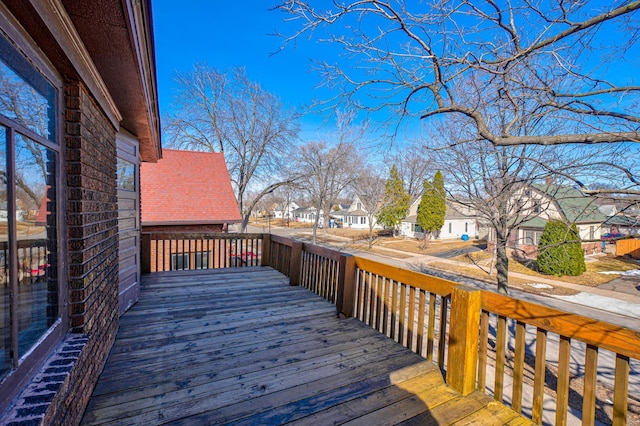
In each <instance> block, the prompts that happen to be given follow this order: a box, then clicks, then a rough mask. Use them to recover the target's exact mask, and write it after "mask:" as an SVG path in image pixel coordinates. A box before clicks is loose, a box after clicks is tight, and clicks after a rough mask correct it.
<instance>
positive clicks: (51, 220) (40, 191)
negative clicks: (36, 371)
mask: <svg viewBox="0 0 640 426" xmlns="http://www.w3.org/2000/svg"><path fill="white" fill-rule="evenodd" d="M15 164H16V178H15V180H16V229H17V240H18V282H19V292H18V329H19V335H18V347H19V352H20V353H21V354H24V353H25V352H26V351H27V350H28V349H29V348H31V346H33V345H34V344H35V343H36V342H37V341H38V339H40V337H42V335H43V334H44V333H45V332H46V331H47V329H48V328H49V327H50V326H51V325H52V324H53V323H54V322H55V320H56V318H57V317H58V312H57V306H58V285H57V276H56V268H55V267H54V265H55V264H56V255H57V253H56V241H57V235H56V234H57V233H56V209H55V202H54V201H53V200H55V199H56V194H55V193H56V176H55V172H56V167H55V164H56V154H55V152H53V151H51V150H49V149H47V148H45V147H44V146H42V145H40V144H38V143H37V142H35V141H32V140H30V139H27V138H26V137H24V136H22V135H17V136H16V156H15Z"/></svg>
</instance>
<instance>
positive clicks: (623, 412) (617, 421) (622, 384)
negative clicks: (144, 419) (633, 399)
mask: <svg viewBox="0 0 640 426" xmlns="http://www.w3.org/2000/svg"><path fill="white" fill-rule="evenodd" d="M628 393H629V357H628V356H624V355H620V354H616V376H615V380H614V384H613V425H614V426H617V425H624V424H626V421H627V410H628V407H627V406H628Z"/></svg>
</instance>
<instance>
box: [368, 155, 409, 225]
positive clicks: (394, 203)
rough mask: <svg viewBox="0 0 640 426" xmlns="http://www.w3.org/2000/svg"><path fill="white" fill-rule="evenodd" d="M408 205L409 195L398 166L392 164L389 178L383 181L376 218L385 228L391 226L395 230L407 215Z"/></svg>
mask: <svg viewBox="0 0 640 426" xmlns="http://www.w3.org/2000/svg"><path fill="white" fill-rule="evenodd" d="M410 205H411V196H410V195H409V194H407V192H406V191H405V189H404V184H403V182H402V179H401V178H400V174H399V173H398V168H397V167H396V166H395V165H394V166H393V167H391V171H390V172H389V178H388V179H387V182H386V183H385V190H384V197H383V201H382V207H381V209H380V212H379V213H378V215H377V216H376V220H377V221H378V223H379V224H381V225H382V226H384V227H385V228H391V229H393V230H394V232H395V230H396V229H397V227H398V225H399V224H400V222H401V221H402V219H404V217H405V216H406V215H407V211H408V210H409V207H410Z"/></svg>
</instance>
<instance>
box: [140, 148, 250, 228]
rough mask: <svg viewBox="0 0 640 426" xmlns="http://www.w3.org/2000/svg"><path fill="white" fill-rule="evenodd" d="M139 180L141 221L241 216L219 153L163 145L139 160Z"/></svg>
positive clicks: (210, 221) (230, 219)
mask: <svg viewBox="0 0 640 426" xmlns="http://www.w3.org/2000/svg"><path fill="white" fill-rule="evenodd" d="M140 181H141V182H140V192H141V195H140V197H141V201H142V206H141V209H142V225H167V224H216V223H237V222H240V221H241V220H242V218H241V216H240V211H239V210H238V204H237V202H236V198H235V195H234V193H233V189H232V188H231V180H230V179H229V172H228V171H227V165H226V163H225V161H224V155H223V154H220V153H214V152H195V151H177V150H171V149H163V150H162V160H159V161H158V162H157V163H142V164H141V166H140Z"/></svg>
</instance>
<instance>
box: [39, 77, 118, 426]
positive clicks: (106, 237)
mask: <svg viewBox="0 0 640 426" xmlns="http://www.w3.org/2000/svg"><path fill="white" fill-rule="evenodd" d="M65 143H66V151H65V154H66V155H65V157H66V158H65V161H66V163H65V169H66V170H65V172H66V173H65V177H66V185H67V194H66V195H67V198H66V203H67V238H68V253H67V263H68V265H69V269H68V270H69V276H68V277H67V278H68V285H69V326H70V328H71V332H72V333H80V334H82V335H85V336H88V340H87V342H86V344H85V346H84V348H83V350H82V352H81V353H80V354H79V356H78V360H77V361H76V363H75V365H74V366H73V368H72V369H71V371H70V373H69V375H68V376H67V379H66V381H65V384H64V385H63V386H62V387H61V389H60V391H59V392H58V393H57V394H56V397H55V399H54V401H53V403H52V405H51V407H50V409H49V410H48V411H47V414H46V416H45V424H77V423H79V421H80V420H81V418H82V415H83V413H84V409H85V407H86V404H87V402H88V400H89V397H90V396H91V393H92V391H93V388H94V386H95V384H96V381H97V380H98V375H99V374H100V372H101V370H102V367H103V365H104V362H105V361H106V357H107V355H108V353H109V350H110V349H111V346H112V345H113V341H114V339H115V335H116V332H117V329H118V221H117V220H118V212H117V207H118V204H117V194H116V187H115V180H116V129H114V128H113V126H112V125H111V124H110V122H109V121H108V120H107V118H106V117H105V116H104V114H103V113H102V112H101V110H100V109H99V108H98V107H97V105H96V104H95V102H94V100H93V98H92V97H91V95H90V94H89V92H88V91H87V89H86V87H84V85H82V84H81V83H69V84H67V85H66V86H65Z"/></svg>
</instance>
